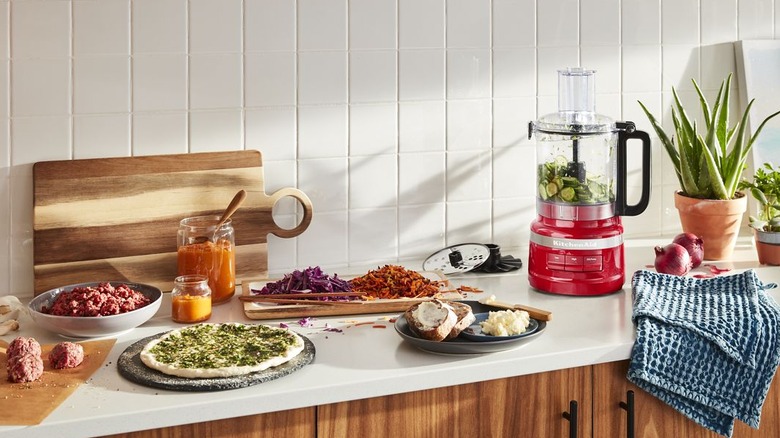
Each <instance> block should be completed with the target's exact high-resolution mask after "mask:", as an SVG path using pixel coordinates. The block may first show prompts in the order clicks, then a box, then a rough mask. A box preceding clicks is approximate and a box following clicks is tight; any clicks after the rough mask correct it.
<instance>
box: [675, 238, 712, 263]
mask: <svg viewBox="0 0 780 438" xmlns="http://www.w3.org/2000/svg"><path fill="white" fill-rule="evenodd" d="M672 243H676V244H678V245H681V246H682V247H683V248H685V250H686V251H688V255H690V256H691V263H692V264H693V267H694V268H697V267H699V265H701V262H702V260H704V241H703V240H701V237H699V236H697V235H695V234H693V233H681V234H678V235H677V236H675V237H674V240H672Z"/></svg>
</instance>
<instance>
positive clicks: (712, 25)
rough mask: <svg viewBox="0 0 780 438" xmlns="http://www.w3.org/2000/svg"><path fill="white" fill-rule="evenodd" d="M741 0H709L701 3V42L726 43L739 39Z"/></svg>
mask: <svg viewBox="0 0 780 438" xmlns="http://www.w3.org/2000/svg"><path fill="white" fill-rule="evenodd" d="M737 3H739V0H708V1H705V2H702V3H701V10H700V11H699V14H700V15H701V43H702V44H713V43H725V42H732V41H736V39H737V20H735V19H734V17H736V16H737Z"/></svg>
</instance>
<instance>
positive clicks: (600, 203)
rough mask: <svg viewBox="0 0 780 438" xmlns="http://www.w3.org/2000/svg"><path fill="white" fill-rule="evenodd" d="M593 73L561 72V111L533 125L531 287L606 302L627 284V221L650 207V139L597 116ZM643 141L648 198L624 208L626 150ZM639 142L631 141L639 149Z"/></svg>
mask: <svg viewBox="0 0 780 438" xmlns="http://www.w3.org/2000/svg"><path fill="white" fill-rule="evenodd" d="M594 75H595V71H594V70H587V69H583V68H568V69H565V70H559V71H558V112H557V113H552V114H547V115H545V116H543V117H541V118H540V119H539V120H537V121H536V122H530V123H529V125H528V138H529V139H530V138H531V137H532V136H535V137H536V145H537V147H536V161H537V162H536V164H537V166H536V171H537V174H536V179H537V183H538V184H537V200H536V210H537V214H538V216H537V218H536V220H535V221H534V222H533V223H532V224H531V237H530V246H529V255H528V280H529V282H530V284H531V286H532V287H533V288H535V289H537V290H539V291H542V292H549V293H554V294H563V295H603V294H608V293H612V292H615V291H618V290H620V289H621V288H622V287H623V283H624V280H625V272H624V268H625V263H624V254H623V225H622V223H621V220H620V217H621V216H636V215H639V214H641V213H642V212H643V211H644V210H645V209H646V208H647V204H648V202H649V200H650V136H649V135H648V134H647V133H646V132H643V131H637V130H636V127H635V125H634V123H633V122H616V121H614V120H612V119H610V118H609V117H606V116H603V115H600V114H596V112H595V99H594V94H595V76H594ZM631 139H638V140H641V142H642V192H641V196H640V199H639V202H638V203H637V204H633V205H628V204H627V202H626V176H627V175H626V146H627V143H628V140H631ZM633 143H634V142H632V144H633Z"/></svg>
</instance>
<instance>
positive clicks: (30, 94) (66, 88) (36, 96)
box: [11, 58, 72, 117]
mask: <svg viewBox="0 0 780 438" xmlns="http://www.w3.org/2000/svg"><path fill="white" fill-rule="evenodd" d="M11 77H12V78H13V79H12V80H11V96H12V98H11V115H12V116H13V117H19V116H49V115H67V114H68V113H69V112H70V109H71V96H72V94H71V64H70V59H69V58H20V59H15V58H14V59H12V60H11Z"/></svg>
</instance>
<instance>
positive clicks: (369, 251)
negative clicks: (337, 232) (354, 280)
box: [348, 208, 398, 264]
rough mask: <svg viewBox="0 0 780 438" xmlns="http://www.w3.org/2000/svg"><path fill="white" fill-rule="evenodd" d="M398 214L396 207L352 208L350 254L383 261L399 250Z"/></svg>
mask: <svg viewBox="0 0 780 438" xmlns="http://www.w3.org/2000/svg"><path fill="white" fill-rule="evenodd" d="M397 231H398V214H397V212H396V209H395V208H376V209H370V210H350V211H349V225H348V233H349V255H350V257H355V258H357V259H359V260H365V263H370V264H380V263H383V262H386V261H387V260H394V259H395V258H396V257H397V254H398V232H397Z"/></svg>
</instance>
